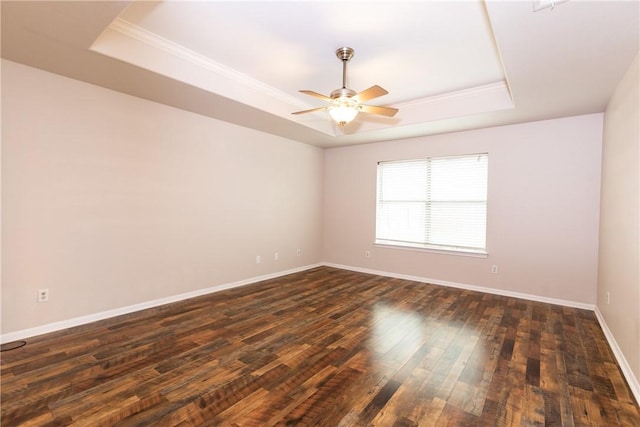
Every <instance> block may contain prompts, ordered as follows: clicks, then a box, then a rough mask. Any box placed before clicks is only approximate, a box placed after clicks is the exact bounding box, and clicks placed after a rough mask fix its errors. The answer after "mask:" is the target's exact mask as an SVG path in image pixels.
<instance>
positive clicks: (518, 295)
mask: <svg viewBox="0 0 640 427" xmlns="http://www.w3.org/2000/svg"><path fill="white" fill-rule="evenodd" d="M322 265H324V266H327V267H333V268H340V269H343V270H350V271H356V272H358V273H368V274H375V275H378V276H385V277H393V278H395V279H405V280H412V281H414V282H422V283H430V284H432V285H440V286H448V287H450V288H458V289H467V290H470V291H477V292H484V293H486V294H494V295H502V296H505V297H513V298H520V299H526V300H530V301H538V302H545V303H548V304H556V305H563V306H566V307H573V308H580V309H582V310H591V311H593V310H594V309H595V305H593V304H585V303H583V302H576V301H568V300H563V299H558V298H548V297H542V296H539V295H532V294H523V293H520V292H512V291H506V290H504V289H494V288H485V287H484V286H476V285H469V284H466V283H456V282H447V281H445V280H438V279H429V278H427V277H419V276H410V275H407V274H398V273H391V272H388V271H379V270H370V269H368V268H360V267H352V266H349V265H341V264H333V263H327V262H325V263H322Z"/></svg>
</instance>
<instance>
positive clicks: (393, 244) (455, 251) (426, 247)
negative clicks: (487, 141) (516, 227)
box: [374, 152, 489, 258]
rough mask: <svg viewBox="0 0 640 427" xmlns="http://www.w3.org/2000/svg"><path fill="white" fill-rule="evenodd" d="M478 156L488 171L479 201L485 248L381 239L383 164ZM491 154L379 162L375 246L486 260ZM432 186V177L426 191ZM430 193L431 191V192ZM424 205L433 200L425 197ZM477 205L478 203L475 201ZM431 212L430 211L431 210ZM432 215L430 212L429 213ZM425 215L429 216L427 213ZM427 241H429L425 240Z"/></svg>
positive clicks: (462, 201)
mask: <svg viewBox="0 0 640 427" xmlns="http://www.w3.org/2000/svg"><path fill="white" fill-rule="evenodd" d="M478 156H484V157H485V158H486V162H487V170H486V193H485V197H484V199H483V200H481V201H479V202H480V203H484V221H485V223H484V247H482V248H479V247H465V246H459V245H455V244H451V245H445V244H433V243H419V242H408V241H401V240H389V239H384V238H379V237H378V234H379V230H378V228H379V220H380V219H379V210H380V206H381V191H382V188H381V177H380V168H381V165H383V164H389V163H411V162H420V161H423V162H427V163H428V164H429V162H431V161H432V160H442V159H454V158H473V157H478ZM488 163H489V153H488V152H481V153H472V154H461V155H448V156H447V155H445V156H430V157H424V158H414V159H403V160H388V161H379V162H377V164H376V202H375V203H376V209H375V230H374V245H375V246H379V247H384V248H391V249H401V250H411V251H424V252H433V253H440V254H450V255H460V256H470V257H481V258H486V257H487V256H488V224H489V164H488ZM430 186H431V177H430V178H429V179H428V181H427V183H426V187H425V189H428V187H430ZM429 191H430V190H429ZM421 202H422V203H426V204H430V203H431V199H429V198H427V197H425V200H423V201H421ZM456 202H460V203H465V202H469V200H458V201H456ZM475 202H476V203H477V202H478V201H475ZM429 210H430V209H429ZM429 213H430V212H429ZM425 215H428V214H427V213H426V211H425ZM424 228H425V235H426V234H427V233H428V231H427V230H426V228H427V222H426V221H425V222H424ZM425 240H427V239H426V238H425Z"/></svg>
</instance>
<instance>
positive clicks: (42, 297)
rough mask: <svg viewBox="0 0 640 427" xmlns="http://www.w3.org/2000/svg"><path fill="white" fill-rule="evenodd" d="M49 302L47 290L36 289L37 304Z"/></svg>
mask: <svg viewBox="0 0 640 427" xmlns="http://www.w3.org/2000/svg"><path fill="white" fill-rule="evenodd" d="M47 301H49V289H38V302H47Z"/></svg>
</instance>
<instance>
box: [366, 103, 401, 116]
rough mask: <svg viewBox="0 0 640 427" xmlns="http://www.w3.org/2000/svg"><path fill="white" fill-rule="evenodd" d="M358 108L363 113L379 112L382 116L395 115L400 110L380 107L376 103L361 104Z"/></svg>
mask: <svg viewBox="0 0 640 427" xmlns="http://www.w3.org/2000/svg"><path fill="white" fill-rule="evenodd" d="M358 109H359V110H360V111H362V112H363V113H369V114H379V115H381V116H387V117H393V116H395V115H396V113H397V112H398V109H397V108H391V107H378V106H375V105H359V106H358Z"/></svg>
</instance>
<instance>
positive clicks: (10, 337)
mask: <svg viewBox="0 0 640 427" xmlns="http://www.w3.org/2000/svg"><path fill="white" fill-rule="evenodd" d="M321 265H322V264H311V265H306V266H303V267H298V268H293V269H290V270H285V271H279V272H277V273H272V274H266V275H264V276H258V277H252V278H249V279H245V280H239V281H237V282H231V283H224V284H221V285H216V286H212V287H210V288H205V289H198V290H197V291H193V292H186V293H183V294H178V295H172V296H169V297H166V298H160V299H157V300H153V301H146V302H143V303H140V304H134V305H129V306H126V307H121V308H116V309H113V310H107V311H103V312H100V313H95V314H90V315H87V316H81V317H75V318H73V319H67V320H62V321H59V322H53V323H48V324H46V325H41V326H36V327H34V328H28V329H23V330H20V331H15V332H9V333H6V334H2V335H0V343H3V344H4V343H8V342H12V341H16V340H23V339H25V338H30V337H34V336H36V335H42V334H47V333H49V332H55V331H60V330H62V329H67V328H72V327H74V326H80V325H85V324H87V323H91V322H96V321H98V320H104V319H108V318H111V317H116V316H120V315H123V314H128V313H133V312H134V311H140V310H144V309H147V308H153V307H157V306H160V305H165V304H170V303H173V302H178V301H182V300H186V299H189V298H194V297H199V296H201V295H207V294H211V293H214V292H219V291H223V290H225V289H232V288H237V287H240V286H245V285H250V284H252V283H257V282H261V281H263V280H268V279H275V278H276V277H280V276H286V275H287V274H292V273H298V272H300V271H305V270H310V269H312V268H315V267H320V266H321Z"/></svg>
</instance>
